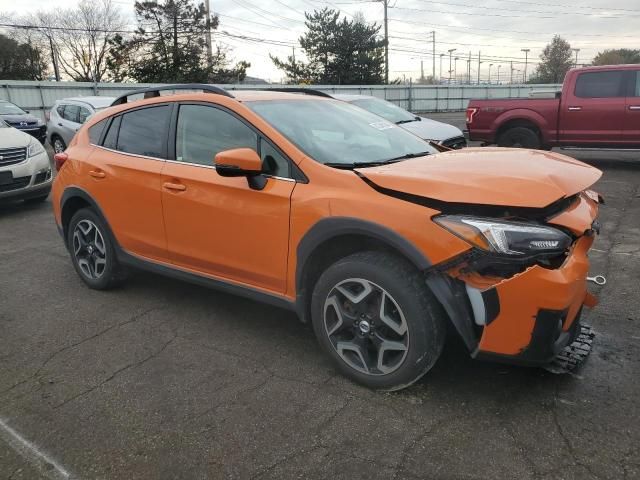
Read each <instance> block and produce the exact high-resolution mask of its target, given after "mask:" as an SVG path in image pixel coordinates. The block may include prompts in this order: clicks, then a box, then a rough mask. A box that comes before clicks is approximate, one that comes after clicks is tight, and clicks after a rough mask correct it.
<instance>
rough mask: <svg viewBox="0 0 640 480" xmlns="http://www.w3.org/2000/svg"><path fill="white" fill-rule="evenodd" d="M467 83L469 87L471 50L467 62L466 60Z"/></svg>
mask: <svg viewBox="0 0 640 480" xmlns="http://www.w3.org/2000/svg"><path fill="white" fill-rule="evenodd" d="M467 81H468V82H469V85H471V50H469V60H467Z"/></svg>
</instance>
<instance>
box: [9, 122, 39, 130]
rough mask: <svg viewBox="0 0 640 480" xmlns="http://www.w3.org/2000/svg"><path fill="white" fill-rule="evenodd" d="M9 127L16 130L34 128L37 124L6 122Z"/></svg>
mask: <svg viewBox="0 0 640 480" xmlns="http://www.w3.org/2000/svg"><path fill="white" fill-rule="evenodd" d="M7 123H8V124H9V125H11V126H12V127H16V128H29V127H35V126H36V125H38V122H24V121H23V122H7Z"/></svg>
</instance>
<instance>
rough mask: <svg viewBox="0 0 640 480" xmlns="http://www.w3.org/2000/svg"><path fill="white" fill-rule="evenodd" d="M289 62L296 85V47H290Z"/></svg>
mask: <svg viewBox="0 0 640 480" xmlns="http://www.w3.org/2000/svg"><path fill="white" fill-rule="evenodd" d="M207 1H208V0H207ZM291 60H293V81H294V82H295V83H298V75H297V74H296V47H295V46H294V45H292V46H291Z"/></svg>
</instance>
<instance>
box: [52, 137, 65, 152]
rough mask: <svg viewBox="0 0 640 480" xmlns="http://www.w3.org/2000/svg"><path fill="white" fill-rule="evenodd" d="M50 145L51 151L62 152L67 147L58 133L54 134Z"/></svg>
mask: <svg viewBox="0 0 640 480" xmlns="http://www.w3.org/2000/svg"><path fill="white" fill-rule="evenodd" d="M51 147H52V148H53V153H62V152H64V151H65V150H66V149H67V145H66V144H65V143H64V140H62V138H60V137H59V136H58V135H54V137H53V139H52V141H51Z"/></svg>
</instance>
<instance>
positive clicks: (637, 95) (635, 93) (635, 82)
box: [633, 70, 640, 97]
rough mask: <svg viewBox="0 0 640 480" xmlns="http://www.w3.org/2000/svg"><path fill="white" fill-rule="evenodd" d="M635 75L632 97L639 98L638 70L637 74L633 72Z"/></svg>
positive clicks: (639, 71)
mask: <svg viewBox="0 0 640 480" xmlns="http://www.w3.org/2000/svg"><path fill="white" fill-rule="evenodd" d="M633 73H634V75H635V81H634V83H633V87H634V88H633V91H634V94H633V96H634V97H640V70H638V71H637V72H633Z"/></svg>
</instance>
